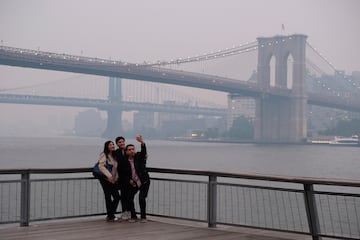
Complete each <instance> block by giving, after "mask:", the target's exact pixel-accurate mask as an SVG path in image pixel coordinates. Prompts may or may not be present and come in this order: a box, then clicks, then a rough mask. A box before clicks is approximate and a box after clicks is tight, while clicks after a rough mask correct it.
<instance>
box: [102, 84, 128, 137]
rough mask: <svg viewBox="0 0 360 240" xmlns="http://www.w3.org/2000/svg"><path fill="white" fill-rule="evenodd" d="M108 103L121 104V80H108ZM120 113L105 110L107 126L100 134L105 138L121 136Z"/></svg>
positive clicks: (115, 110) (119, 111)
mask: <svg viewBox="0 0 360 240" xmlns="http://www.w3.org/2000/svg"><path fill="white" fill-rule="evenodd" d="M109 101H111V102H117V103H121V101H122V99H121V79H119V78H113V77H110V78H109ZM122 130H123V129H122V111H121V109H118V108H109V109H107V125H106V129H105V132H104V133H103V134H102V136H103V137H105V138H111V139H113V138H115V137H117V136H119V135H122V134H123V133H122Z"/></svg>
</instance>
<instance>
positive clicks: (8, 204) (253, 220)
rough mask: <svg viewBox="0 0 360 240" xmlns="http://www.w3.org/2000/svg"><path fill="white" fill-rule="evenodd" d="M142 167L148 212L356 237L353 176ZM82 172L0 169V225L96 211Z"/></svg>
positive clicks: (96, 197) (357, 202) (359, 201)
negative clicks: (146, 174) (146, 175)
mask: <svg viewBox="0 0 360 240" xmlns="http://www.w3.org/2000/svg"><path fill="white" fill-rule="evenodd" d="M148 170H149V172H151V176H152V178H151V185H150V191H149V195H148V199H147V212H148V214H149V215H153V216H161V217H170V218H178V219H186V220H193V221H201V222H207V223H208V226H209V227H216V225H217V224H224V225H232V226H243V227H250V228H259V229H268V230H276V231H284V232H292V233H299V234H306V235H311V236H312V238H313V239H321V237H330V238H338V239H359V238H360V181H350V180H349V181H345V180H334V179H314V178H292V177H281V176H272V175H257V174H231V173H222V172H211V171H192V170H181V169H163V168H149V169H148ZM90 172H91V169H90V168H76V169H73V168H72V169H23V170H15V169H9V170H0V213H1V214H0V224H7V223H16V222H19V223H20V225H21V226H28V225H29V223H30V222H32V221H42V220H49V219H61V218H73V217H84V216H94V215H104V214H105V204H104V202H105V201H104V197H103V192H102V189H101V187H100V184H99V183H98V181H97V180H96V179H94V178H93V177H92V176H91V175H90ZM19 176H21V177H19ZM136 208H137V209H139V206H138V203H136ZM119 209H121V207H120V206H119V208H118V210H119Z"/></svg>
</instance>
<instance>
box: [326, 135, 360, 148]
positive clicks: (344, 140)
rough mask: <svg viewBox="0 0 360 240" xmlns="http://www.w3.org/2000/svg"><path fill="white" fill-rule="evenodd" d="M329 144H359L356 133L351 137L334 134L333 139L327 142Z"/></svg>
mask: <svg viewBox="0 0 360 240" xmlns="http://www.w3.org/2000/svg"><path fill="white" fill-rule="evenodd" d="M329 144H331V145H341V146H360V143H359V136H358V135H353V136H351V137H339V136H335V137H334V139H333V140H332V141H330V142H329Z"/></svg>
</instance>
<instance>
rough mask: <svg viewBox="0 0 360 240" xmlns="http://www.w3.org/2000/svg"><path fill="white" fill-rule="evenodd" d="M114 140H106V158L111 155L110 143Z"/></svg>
mask: <svg viewBox="0 0 360 240" xmlns="http://www.w3.org/2000/svg"><path fill="white" fill-rule="evenodd" d="M112 142H113V141H111V140H109V141H106V142H105V143H104V154H105V156H106V158H108V157H109V153H110V151H109V145H110V143H112Z"/></svg>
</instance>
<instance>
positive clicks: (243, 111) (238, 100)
mask: <svg viewBox="0 0 360 240" xmlns="http://www.w3.org/2000/svg"><path fill="white" fill-rule="evenodd" d="M240 116H244V117H246V118H247V119H249V120H250V121H254V119H255V99H254V98H250V97H244V96H241V95H239V94H229V95H228V114H227V124H226V127H227V130H229V129H230V128H231V126H232V124H233V122H234V120H235V119H236V118H239V117H240Z"/></svg>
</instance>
